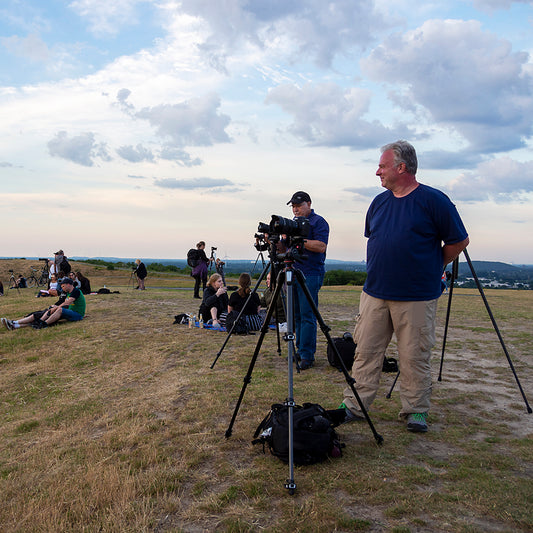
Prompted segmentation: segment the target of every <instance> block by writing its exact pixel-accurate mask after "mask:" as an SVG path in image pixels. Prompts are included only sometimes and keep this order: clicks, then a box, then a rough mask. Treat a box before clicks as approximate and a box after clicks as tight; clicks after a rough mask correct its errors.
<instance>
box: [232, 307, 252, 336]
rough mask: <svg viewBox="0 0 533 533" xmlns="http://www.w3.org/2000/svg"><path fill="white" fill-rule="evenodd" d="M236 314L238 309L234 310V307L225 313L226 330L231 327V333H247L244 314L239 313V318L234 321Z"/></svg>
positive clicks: (237, 314)
mask: <svg viewBox="0 0 533 533" xmlns="http://www.w3.org/2000/svg"><path fill="white" fill-rule="evenodd" d="M238 316H239V311H235V309H234V310H233V311H231V312H229V313H228V314H227V315H226V331H227V332H230V331H231V328H232V327H233V331H232V333H233V334H235V335H247V334H248V333H249V331H250V329H249V328H248V323H247V322H246V317H245V316H244V315H241V317H240V318H239V320H238V321H237V322H236V320H237V317H238ZM234 324H235V325H234Z"/></svg>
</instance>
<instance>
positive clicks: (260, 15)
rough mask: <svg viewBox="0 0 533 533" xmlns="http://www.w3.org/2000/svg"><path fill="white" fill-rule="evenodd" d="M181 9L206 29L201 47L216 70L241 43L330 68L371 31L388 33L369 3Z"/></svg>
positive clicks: (207, 0)
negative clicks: (377, 29)
mask: <svg viewBox="0 0 533 533" xmlns="http://www.w3.org/2000/svg"><path fill="white" fill-rule="evenodd" d="M181 9H182V10H183V11H185V12H186V13H189V14H191V15H194V16H196V17H200V18H203V19H205V20H206V21H207V22H208V23H209V26H210V29H211V35H210V36H209V37H208V38H206V39H205V41H204V42H203V43H202V44H201V47H202V49H203V50H204V51H205V52H206V53H207V54H208V55H210V57H211V63H212V64H213V65H215V66H218V68H221V69H223V68H224V67H225V59H226V57H227V56H228V55H229V54H230V53H232V51H233V50H235V49H236V48H238V47H241V46H243V44H244V43H250V44H252V45H254V46H257V47H259V48H268V49H271V50H276V51H277V52H278V53H279V52H282V53H284V54H286V55H287V59H293V60H294V59H296V58H298V59H299V60H301V58H302V57H309V58H312V59H313V61H314V62H315V63H316V64H318V65H319V66H321V67H329V66H330V65H331V64H332V61H333V58H334V57H335V55H336V54H338V53H346V52H350V50H351V49H353V48H354V47H355V48H358V49H364V48H366V47H367V46H368V44H369V43H370V42H371V41H372V40H373V39H374V28H379V30H380V31H383V29H384V28H385V27H387V23H386V21H385V20H384V19H383V17H382V16H381V15H380V14H379V13H377V12H376V11H375V10H374V5H373V2H366V1H361V0H334V1H328V2H324V1H323V0H285V1H281V0H269V1H268V2H266V1H265V0H249V1H247V2H242V0H227V1H225V2H212V1H211V0H183V1H182V2H181ZM354 28H356V30H355V29H354Z"/></svg>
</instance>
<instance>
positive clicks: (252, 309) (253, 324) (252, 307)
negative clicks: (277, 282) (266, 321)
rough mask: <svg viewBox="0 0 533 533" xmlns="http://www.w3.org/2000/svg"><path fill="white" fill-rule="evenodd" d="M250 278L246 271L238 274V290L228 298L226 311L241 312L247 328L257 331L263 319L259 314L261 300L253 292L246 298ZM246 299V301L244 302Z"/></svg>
mask: <svg viewBox="0 0 533 533" xmlns="http://www.w3.org/2000/svg"><path fill="white" fill-rule="evenodd" d="M251 283H252V278H251V277H250V274H248V273H247V272H243V273H242V274H241V275H240V276H239V290H237V291H235V292H234V293H233V294H232V295H231V296H230V299H229V305H228V312H231V311H237V312H238V313H240V312H241V310H243V312H242V316H244V318H245V319H246V323H247V325H248V329H249V330H250V331H259V330H260V329H261V324H262V322H263V320H262V319H261V317H260V316H259V309H261V302H260V300H259V296H258V294H257V293H256V292H254V293H253V294H252V296H251V298H250V299H249V300H248V297H249V296H250V293H251V292H252V289H250V285H251ZM246 300H248V302H246Z"/></svg>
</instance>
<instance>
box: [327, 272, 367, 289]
mask: <svg viewBox="0 0 533 533" xmlns="http://www.w3.org/2000/svg"><path fill="white" fill-rule="evenodd" d="M365 280H366V272H353V271H350V270H328V271H327V272H326V274H325V275H324V285H330V286H331V285H364V284H365Z"/></svg>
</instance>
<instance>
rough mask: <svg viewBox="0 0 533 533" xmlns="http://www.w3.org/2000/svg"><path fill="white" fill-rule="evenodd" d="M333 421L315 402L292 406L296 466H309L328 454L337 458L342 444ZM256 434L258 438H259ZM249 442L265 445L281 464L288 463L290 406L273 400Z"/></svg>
mask: <svg viewBox="0 0 533 533" xmlns="http://www.w3.org/2000/svg"><path fill="white" fill-rule="evenodd" d="M333 428H334V423H333V421H332V420H331V418H330V416H329V415H328V413H327V411H326V410H325V409H324V408H323V407H321V406H320V405H318V404H316V403H304V404H303V406H301V405H295V406H294V407H293V459H294V463H295V464H297V465H311V464H314V463H319V462H322V461H325V460H326V459H327V458H328V457H340V456H341V455H342V451H341V449H342V448H343V445H341V443H340V442H339V439H338V436H337V433H336V432H335V430H334V429H333ZM258 437H259V438H258ZM252 444H263V452H264V449H265V444H268V447H269V448H270V453H271V454H272V455H275V456H276V457H278V458H279V459H281V461H283V462H284V463H288V462H289V408H288V406H287V405H282V404H279V403H275V404H274V405H272V407H271V410H270V413H268V415H267V416H266V417H265V418H264V419H263V421H262V422H261V423H260V424H259V426H258V427H257V429H256V430H255V433H254V440H253V441H252Z"/></svg>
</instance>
